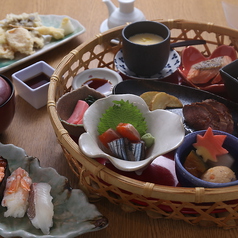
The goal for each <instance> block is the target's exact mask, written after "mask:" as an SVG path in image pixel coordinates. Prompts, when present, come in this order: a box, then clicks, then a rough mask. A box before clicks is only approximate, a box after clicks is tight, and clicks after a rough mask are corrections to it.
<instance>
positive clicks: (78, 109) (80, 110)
mask: <svg viewBox="0 0 238 238" xmlns="http://www.w3.org/2000/svg"><path fill="white" fill-rule="evenodd" d="M88 108H89V105H88V104H87V103H86V102H85V101H83V100H78V102H77V104H76V106H75V108H74V111H73V113H72V115H71V116H70V117H69V119H68V120H67V122H68V123H71V124H82V123H83V115H84V113H85V111H86V110H87V109H88Z"/></svg>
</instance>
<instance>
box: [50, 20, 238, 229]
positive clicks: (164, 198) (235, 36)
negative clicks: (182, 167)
mask: <svg viewBox="0 0 238 238" xmlns="http://www.w3.org/2000/svg"><path fill="white" fill-rule="evenodd" d="M160 22H162V23H164V24H165V25H167V26H168V27H169V28H170V29H171V42H178V41H183V40H189V39H204V40H206V44H204V45H201V46H199V47H200V49H201V52H202V53H203V54H204V55H205V56H209V55H210V54H211V52H212V51H213V50H214V49H215V48H216V47H217V46H219V45H222V44H226V45H232V46H234V48H235V49H236V50H238V31H236V30H233V29H230V28H225V27H220V26H217V25H214V24H212V23H197V22H190V21H185V20H167V21H160ZM122 29H123V26H121V27H117V28H113V29H111V30H109V31H107V32H105V33H102V34H98V35H96V36H95V37H94V38H93V39H91V40H89V41H87V42H85V43H83V44H81V45H80V46H78V47H77V48H75V49H74V50H72V51H71V52H70V53H69V54H68V55H66V56H65V57H64V58H63V59H62V61H61V62H60V64H59V65H58V67H57V68H56V70H55V72H54V74H53V75H52V77H51V81H50V86H49V92H48V104H47V107H48V113H49V116H50V119H51V123H52V126H53V128H54V131H55V134H56V137H57V139H58V141H59V144H60V145H61V147H62V149H63V152H64V155H65V157H66V159H67V161H68V163H69V165H70V167H71V169H72V171H73V172H74V173H75V174H76V175H77V177H78V178H79V181H80V186H81V188H83V189H84V191H85V192H86V193H87V195H88V196H89V199H90V198H97V197H105V198H107V199H108V200H109V201H110V202H111V203H114V204H117V205H120V206H121V207H122V208H123V210H125V211H135V210H140V211H145V212H146V213H147V214H148V215H149V216H150V217H154V218H169V219H179V220H184V221H185V222H188V223H190V224H195V225H202V226H217V227H222V228H224V229H229V228H235V227H237V226H238V186H232V187H226V188H214V189H211V188H198V187H196V188H184V187H169V186H162V185H158V184H153V183H149V182H142V181H138V180H135V179H131V178H128V177H125V176H122V175H120V174H118V173H116V172H113V171H112V170H110V169H108V168H107V167H105V166H104V165H102V164H100V163H99V162H97V161H96V160H94V159H91V158H88V157H86V156H85V155H84V154H83V153H82V152H81V151H80V149H79V147H78V144H77V143H76V142H75V140H73V139H72V138H71V137H70V135H69V134H68V132H67V131H66V130H65V129H64V127H63V125H62V124H61V122H60V120H59V117H58V114H57V110H56V102H57V100H58V98H59V97H61V96H62V95H63V94H65V93H66V92H69V91H70V90H71V83H72V79H73V77H74V76H75V75H76V74H78V73H79V72H81V71H83V70H85V69H88V68H93V67H107V68H110V69H113V70H116V69H115V65H114V56H115V54H116V53H117V52H118V50H119V49H120V48H121V31H122ZM113 39H117V40H118V42H119V43H118V44H112V40H113Z"/></svg>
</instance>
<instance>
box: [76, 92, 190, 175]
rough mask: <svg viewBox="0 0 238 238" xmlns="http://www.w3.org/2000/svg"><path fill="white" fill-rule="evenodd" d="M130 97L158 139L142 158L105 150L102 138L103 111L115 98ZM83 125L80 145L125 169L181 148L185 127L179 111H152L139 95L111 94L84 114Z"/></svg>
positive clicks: (139, 165)
mask: <svg viewBox="0 0 238 238" xmlns="http://www.w3.org/2000/svg"><path fill="white" fill-rule="evenodd" d="M121 99H123V100H124V101H127V100H128V101H129V102H131V103H133V104H134V105H135V106H137V107H138V109H139V110H140V111H141V113H142V114H143V116H144V117H145V120H146V122H147V127H148V130H147V132H149V133H151V134H152V135H153V136H154V137H155V143H154V144H153V145H152V147H150V148H149V149H148V151H147V152H146V153H147V154H146V158H145V159H144V160H141V161H125V160H122V159H119V158H116V157H113V156H111V155H109V154H107V153H105V152H104V151H103V150H102V149H101V148H100V143H99V140H98V135H99V134H98V123H99V120H100V118H101V117H102V114H103V113H104V112H105V111H106V109H108V108H109V107H110V106H112V105H114V103H113V101H120V100H121ZM83 125H84V129H85V131H86V133H83V134H81V135H80V137H79V147H80V149H81V150H82V152H83V153H84V154H86V155H87V156H88V157H90V158H106V159H108V160H109V161H110V162H111V163H112V164H113V165H114V166H115V167H116V168H118V169H119V170H122V171H137V170H141V169H142V168H145V167H146V166H147V165H149V164H150V163H151V162H152V161H153V160H154V159H155V158H157V157H158V156H159V155H162V154H165V153H167V152H169V151H172V150H174V149H175V148H177V147H178V146H179V145H180V144H181V143H182V142H183V139H184V135H185V130H184V127H183V123H182V119H181V117H180V116H179V115H177V114H175V113H172V112H170V111H167V110H160V109H158V110H154V111H149V109H148V106H147V105H146V103H145V101H144V100H143V99H142V98H141V97H139V96H136V95H132V94H118V95H110V96H108V97H105V98H102V99H99V100H97V101H96V102H94V103H93V104H92V105H91V106H90V107H89V108H88V110H87V111H86V112H85V114H84V118H83Z"/></svg>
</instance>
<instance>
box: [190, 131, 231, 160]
mask: <svg viewBox="0 0 238 238" xmlns="http://www.w3.org/2000/svg"><path fill="white" fill-rule="evenodd" d="M225 139H226V135H214V134H213V131H212V128H211V127H209V128H208V129H207V131H206V132H205V134H204V136H201V135H197V142H196V143H194V144H193V146H194V147H195V148H196V153H197V154H198V155H200V156H202V158H203V160H204V162H206V161H207V160H211V161H214V162H217V156H218V155H223V154H227V153H228V151H227V150H226V149H225V148H223V147H222V145H223V142H224V141H225Z"/></svg>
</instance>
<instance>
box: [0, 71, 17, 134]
mask: <svg viewBox="0 0 238 238" xmlns="http://www.w3.org/2000/svg"><path fill="white" fill-rule="evenodd" d="M0 77H1V78H0V80H2V81H1V82H0V87H1V88H0V134H1V133H3V132H4V131H5V130H6V129H7V128H8V127H9V125H10V124H11V122H12V119H13V117H14V114H15V90H14V86H13V84H12V82H11V81H10V80H9V79H8V78H7V77H5V76H4V75H0Z"/></svg>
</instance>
